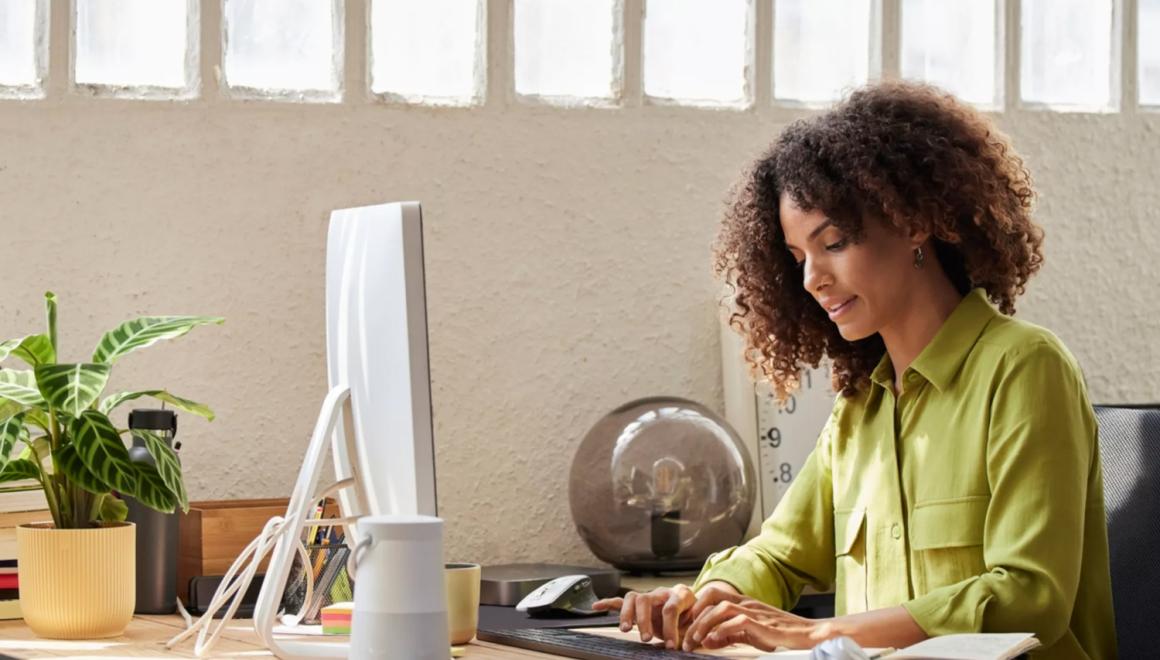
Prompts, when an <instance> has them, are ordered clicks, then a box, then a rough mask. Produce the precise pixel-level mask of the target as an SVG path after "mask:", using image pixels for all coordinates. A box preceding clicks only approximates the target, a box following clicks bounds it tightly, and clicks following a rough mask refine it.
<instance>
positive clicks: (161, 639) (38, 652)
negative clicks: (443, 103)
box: [0, 615, 760, 660]
mask: <svg viewBox="0 0 1160 660" xmlns="http://www.w3.org/2000/svg"><path fill="white" fill-rule="evenodd" d="M184 626H185V623H184V622H183V621H182V619H181V617H179V616H176V615H174V616H137V617H134V618H133V621H132V623H130V624H129V627H128V628H127V629H126V630H125V634H123V635H122V636H120V637H113V638H110V639H102V640H93V641H62V640H53V639H41V638H39V637H37V636H36V635H33V634H32V631H31V630H29V629H28V627H27V626H25V625H24V622H23V621H18V620H17V621H0V654H6V655H11V656H15V657H17V658H60V657H68V658H114V657H116V658H192V657H194V655H193V643H192V642H188V641H187V642H186V643H184V644H182V645H181V646H179V647H177V648H176V649H173V650H169V649H166V648H165V642H166V641H167V640H168V639H170V638H171V637H173V636H174V635H176V634H177V633H178V632H180V631H181V630H182V628H184ZM599 632H600V633H601V634H607V635H610V636H625V637H631V636H632V634H631V633H621V632H620V631H619V630H617V629H616V628H603V629H600V630H599ZM713 655H721V656H723V657H731V658H746V659H752V658H756V657H757V656H758V655H760V652H759V651H757V650H756V649H753V648H752V647H735V648H731V649H729V650H726V651H721V652H716V653H714V654H713ZM212 657H214V658H242V657H245V658H254V657H273V656H272V654H271V653H270V652H269V651H267V650H266V648H265V647H264V646H262V644H261V643H260V642H259V641H258V638H257V636H256V635H255V634H254V629H253V628H252V627H251V625H250V621H249V620H248V619H247V620H244V621H235V622H233V623H231V624H230V626H229V627H228V628H227V629H226V632H224V633H222V636H221V638H220V639H219V640H218V643H217V645H216V646H214V649H213V655H212ZM463 657H464V658H465V659H466V660H497V659H502V658H515V659H520V660H529V659H534V658H556V657H557V656H554V655H547V654H544V653H536V652H535V651H526V650H524V649H515V648H511V647H509V646H499V645H496V644H489V643H487V642H479V641H475V642H472V643H471V644H470V645H469V646H468V647H467V653H466V654H465V655H464V656H463Z"/></svg>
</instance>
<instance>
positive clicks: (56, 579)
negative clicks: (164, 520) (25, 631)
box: [16, 523, 137, 639]
mask: <svg viewBox="0 0 1160 660" xmlns="http://www.w3.org/2000/svg"><path fill="white" fill-rule="evenodd" d="M135 538H136V528H135V527H134V526H133V525H132V524H131V523H106V524H105V525H104V526H103V527H100V528H96V529H55V528H53V526H52V525H51V524H32V525H21V526H19V527H17V528H16V545H17V550H16V552H17V555H16V562H17V566H18V568H19V570H20V609H21V610H22V611H23V613H24V622H25V623H26V624H28V627H29V628H31V629H32V631H33V632H34V633H36V634H37V635H40V636H41V637H49V638H53V639H97V638H101V637H116V636H117V635H120V634H121V633H122V632H124V630H125V626H127V625H129V620H130V619H132V618H133V607H134V604H135V600H136V574H135V566H136V552H137V548H136V543H135Z"/></svg>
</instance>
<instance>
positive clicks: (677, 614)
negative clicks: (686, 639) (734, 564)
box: [592, 582, 743, 649]
mask: <svg viewBox="0 0 1160 660" xmlns="http://www.w3.org/2000/svg"><path fill="white" fill-rule="evenodd" d="M742 599H743V596H741V594H739V593H737V590H736V589H734V588H733V585H731V584H729V583H727V582H710V583H708V584H706V585H705V586H704V587H702V588H701V591H700V592H699V593H697V594H694V593H693V590H692V589H690V588H689V587H687V586H685V585H683V584H678V585H677V586H675V587H660V588H658V589H653V590H652V591H650V592H648V593H638V592H635V591H630V592H628V593H627V594H625V596H624V598H605V599H603V600H598V601H596V603H595V604H593V606H592V608H593V609H596V610H620V629H621V631H623V632H628V631H629V630H632V626H633V625H634V624H635V625H636V626H637V628H638V629H639V630H640V641H642V642H651V641H652V639H653V638H654V637H660V638H661V639H663V640H664V642H665V647H666V648H670V649H677V648H680V646H681V638H682V636H683V635H682V633H683V632H684V631H685V628H686V627H687V626H688V624H689V623H690V622H691V621H693V620H694V619H695V618H696V616H697V615H698V614H699V613H701V612H702V611H704V610H705V609H706V608H709V607H712V606H713V605H716V604H717V603H720V602H724V601H729V600H734V601H740V600H742Z"/></svg>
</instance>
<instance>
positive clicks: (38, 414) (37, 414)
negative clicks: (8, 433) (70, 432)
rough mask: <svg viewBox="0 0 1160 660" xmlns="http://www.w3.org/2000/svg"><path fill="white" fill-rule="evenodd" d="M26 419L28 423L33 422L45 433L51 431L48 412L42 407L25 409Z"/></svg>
mask: <svg viewBox="0 0 1160 660" xmlns="http://www.w3.org/2000/svg"><path fill="white" fill-rule="evenodd" d="M24 421H25V422H26V423H28V424H32V425H33V426H35V427H37V428H38V429H40V430H41V431H44V432H45V433H48V432H49V426H50V424H49V421H48V413H46V412H44V411H43V410H41V409H40V408H29V409H28V410H26V411H24Z"/></svg>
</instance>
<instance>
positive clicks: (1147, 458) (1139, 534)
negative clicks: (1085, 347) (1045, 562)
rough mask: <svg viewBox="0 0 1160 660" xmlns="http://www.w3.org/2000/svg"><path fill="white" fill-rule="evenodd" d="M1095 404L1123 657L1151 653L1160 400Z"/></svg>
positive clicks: (1159, 584) (1159, 586) (1158, 566)
mask: <svg viewBox="0 0 1160 660" xmlns="http://www.w3.org/2000/svg"><path fill="white" fill-rule="evenodd" d="M1095 410H1096V419H1097V420H1099V425H1100V460H1101V461H1102V463H1103V468H1104V506H1105V507H1106V508H1107V522H1108V550H1109V552H1110V558H1111V571H1112V599H1113V601H1114V607H1115V613H1116V637H1117V639H1118V641H1119V647H1120V657H1122V658H1146V657H1153V655H1154V654H1155V652H1156V647H1155V640H1156V625H1157V623H1156V619H1155V615H1156V612H1157V611H1160V610H1158V609H1157V599H1158V598H1160V557H1158V553H1160V404H1157V405H1154V406H1096V407H1095Z"/></svg>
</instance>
